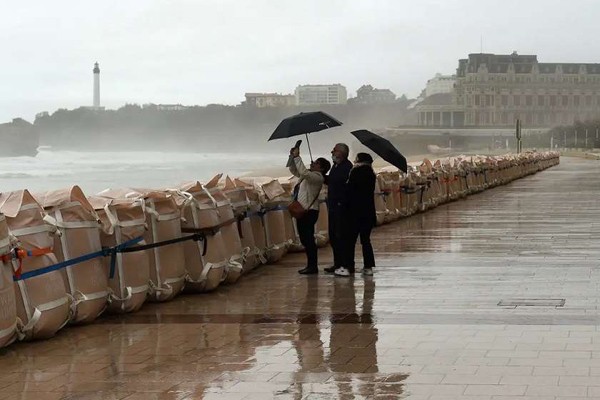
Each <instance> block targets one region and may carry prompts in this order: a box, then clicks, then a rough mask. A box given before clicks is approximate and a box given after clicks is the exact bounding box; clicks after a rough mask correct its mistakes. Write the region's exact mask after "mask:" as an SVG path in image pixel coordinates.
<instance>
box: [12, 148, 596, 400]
mask: <svg viewBox="0 0 600 400" xmlns="http://www.w3.org/2000/svg"><path fill="white" fill-rule="evenodd" d="M599 176H600V162H598V161H590V160H583V159H572V158H563V159H562V160H561V165H559V166H556V167H553V168H551V169H549V170H546V171H543V172H540V173H538V174H535V175H533V176H529V177H526V178H524V179H521V180H518V181H516V182H513V183H511V184H508V185H506V186H502V187H498V188H495V189H491V190H488V191H486V192H483V193H480V194H477V195H473V196H470V197H469V198H467V199H464V200H459V201H456V202H453V203H449V204H446V205H442V206H439V207H438V208H436V209H434V210H431V211H428V212H427V213H425V214H420V215H415V216H413V217H411V218H407V219H404V220H401V221H399V222H396V223H393V224H390V225H386V226H382V227H380V228H378V229H377V230H376V231H375V232H374V234H373V239H374V247H375V252H376V258H377V266H378V267H377V269H376V273H375V275H374V276H373V277H364V278H363V277H362V276H360V275H357V276H356V277H355V278H353V279H344V278H333V277H332V276H329V275H325V274H321V275H319V276H318V277H308V278H307V277H301V276H299V275H298V274H297V273H296V270H297V269H298V268H299V267H300V266H301V264H302V261H303V256H302V255H288V256H287V257H286V258H285V259H284V260H283V261H282V263H281V264H280V265H270V266H263V267H261V268H259V269H258V270H256V271H254V272H252V273H251V274H249V275H248V276H245V277H244V278H243V279H241V280H240V281H239V282H238V283H237V284H235V285H233V286H230V287H222V288H219V289H218V290H217V291H216V292H214V293H211V294H207V295H185V296H180V297H178V298H176V299H175V300H174V301H172V302H169V303H165V304H149V305H147V306H145V307H144V308H143V309H142V310H141V311H140V312H138V313H136V314H133V315H127V316H123V317H115V316H105V317H103V318H102V319H101V320H100V321H98V322H97V323H95V324H93V325H90V326H82V327H71V328H68V329H66V330H64V331H62V332H60V334H59V335H58V336H57V337H56V338H54V339H52V340H48V341H42V342H35V343H21V344H17V345H13V346H11V347H9V348H8V349H5V350H2V353H1V356H0V372H1V373H0V399H35V400H44V399H128V400H133V399H144V400H146V399H224V400H225V399H271V398H276V399H297V400H300V399H395V398H410V399H415V400H417V399H430V400H434V399H538V400H545V399H559V398H565V399H566V398H569V399H577V398H588V399H589V398H596V399H600V328H599V326H600V310H599V309H598V308H599V306H600V287H599V286H600V177H599ZM319 254H320V263H321V265H322V266H326V265H330V264H329V263H330V262H331V257H330V255H329V251H328V249H322V250H321V252H320V253H319Z"/></svg>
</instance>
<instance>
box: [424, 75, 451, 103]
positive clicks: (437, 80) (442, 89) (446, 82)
mask: <svg viewBox="0 0 600 400" xmlns="http://www.w3.org/2000/svg"><path fill="white" fill-rule="evenodd" d="M455 83H456V75H442V74H435V76H434V77H433V78H431V79H430V80H428V81H427V86H426V87H425V97H429V96H433V95H434V94H438V93H452V90H453V89H454V84H455Z"/></svg>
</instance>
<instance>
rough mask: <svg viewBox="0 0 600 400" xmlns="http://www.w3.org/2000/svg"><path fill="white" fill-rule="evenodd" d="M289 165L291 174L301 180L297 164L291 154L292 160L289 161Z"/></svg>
mask: <svg viewBox="0 0 600 400" xmlns="http://www.w3.org/2000/svg"><path fill="white" fill-rule="evenodd" d="M287 165H288V168H289V170H290V173H291V174H292V175H294V176H296V177H298V178H300V174H298V169H297V168H296V162H295V159H294V156H292V155H291V154H290V158H289V159H288V162H287Z"/></svg>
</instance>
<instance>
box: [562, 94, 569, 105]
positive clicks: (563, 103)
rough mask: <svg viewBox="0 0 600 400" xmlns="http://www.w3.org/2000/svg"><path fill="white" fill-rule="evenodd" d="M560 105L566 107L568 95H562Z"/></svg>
mask: <svg viewBox="0 0 600 400" xmlns="http://www.w3.org/2000/svg"><path fill="white" fill-rule="evenodd" d="M561 98H562V106H563V107H567V106H568V105H569V96H565V95H562V96H561Z"/></svg>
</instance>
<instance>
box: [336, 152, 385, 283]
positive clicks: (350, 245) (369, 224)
mask: <svg viewBox="0 0 600 400" xmlns="http://www.w3.org/2000/svg"><path fill="white" fill-rule="evenodd" d="M372 164H373V157H371V155H370V154H368V153H358V154H357V155H356V159H355V160H354V166H353V167H352V170H351V171H350V176H349V177H348V182H347V183H346V186H347V198H348V213H347V219H346V229H345V245H344V249H345V252H346V254H345V257H344V261H343V266H342V267H340V268H338V269H336V270H335V272H334V273H335V275H336V276H346V277H347V276H350V275H353V274H354V249H355V247H356V240H357V239H358V237H359V236H360V244H361V245H362V253H363V275H367V276H371V275H373V267H375V256H374V254H373V246H372V245H371V230H373V227H375V223H376V221H377V217H376V213H375V199H374V196H373V193H374V192H375V181H376V179H377V177H376V176H375V172H374V171H373V167H372Z"/></svg>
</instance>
